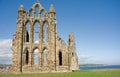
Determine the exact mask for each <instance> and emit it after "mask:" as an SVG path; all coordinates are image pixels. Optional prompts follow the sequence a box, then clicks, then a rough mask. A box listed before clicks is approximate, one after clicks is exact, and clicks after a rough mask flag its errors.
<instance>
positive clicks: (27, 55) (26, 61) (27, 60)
mask: <svg viewBox="0 0 120 77" xmlns="http://www.w3.org/2000/svg"><path fill="white" fill-rule="evenodd" d="M28 62H29V52H28V50H27V51H26V60H25V63H26V64H28Z"/></svg>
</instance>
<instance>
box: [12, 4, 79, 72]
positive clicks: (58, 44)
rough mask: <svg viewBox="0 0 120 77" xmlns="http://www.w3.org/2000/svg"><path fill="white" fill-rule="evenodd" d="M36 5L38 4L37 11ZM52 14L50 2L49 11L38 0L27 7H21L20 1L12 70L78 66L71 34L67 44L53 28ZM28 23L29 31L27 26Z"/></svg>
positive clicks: (44, 69) (56, 70) (38, 69)
mask: <svg viewBox="0 0 120 77" xmlns="http://www.w3.org/2000/svg"><path fill="white" fill-rule="evenodd" d="M36 8H38V13H37V11H36ZM37 14H38V16H36V15H37ZM55 14H56V12H55V9H54V7H53V5H51V7H50V10H49V12H48V13H47V12H46V10H45V9H44V8H43V7H42V5H41V4H40V3H39V2H36V3H35V4H33V6H32V7H31V8H30V9H29V10H28V11H25V10H24V6H23V5H21V6H20V8H19V9H18V18H17V27H16V33H15V34H14V38H13V41H12V51H13V53H12V54H13V56H12V71H13V72H14V73H21V72H23V73H41V72H70V71H72V70H77V69H78V57H77V54H76V50H75V42H74V34H73V33H71V34H69V37H68V45H67V44H66V43H65V42H64V41H63V40H62V39H61V38H60V36H59V35H58V34H57V32H56V17H55ZM28 23H29V27H30V29H29V31H28V29H27V26H26V25H27V24H28ZM36 23H38V24H39V25H38V28H39V30H38V32H37V33H38V38H39V39H38V41H37V42H36V41H35V40H34V39H35V36H34V35H35V24H36ZM45 24H46V25H45ZM45 26H46V33H47V36H46V39H45ZM36 49H37V50H38V63H37V64H35V58H34V57H35V55H34V54H35V52H36Z"/></svg>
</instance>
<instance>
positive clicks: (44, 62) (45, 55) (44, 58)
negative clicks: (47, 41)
mask: <svg viewBox="0 0 120 77" xmlns="http://www.w3.org/2000/svg"><path fill="white" fill-rule="evenodd" d="M46 53H47V52H46V48H44V49H43V56H44V57H43V64H44V65H46V61H47V60H46V59H47V58H46V57H47V54H46Z"/></svg>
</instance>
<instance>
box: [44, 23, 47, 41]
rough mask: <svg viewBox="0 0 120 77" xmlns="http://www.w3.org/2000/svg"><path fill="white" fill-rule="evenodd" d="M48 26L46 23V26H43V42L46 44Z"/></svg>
mask: <svg viewBox="0 0 120 77" xmlns="http://www.w3.org/2000/svg"><path fill="white" fill-rule="evenodd" d="M47 27H48V26H47V24H46V23H45V24H44V26H43V31H44V32H43V33H44V34H43V35H44V38H43V41H44V42H46V41H47Z"/></svg>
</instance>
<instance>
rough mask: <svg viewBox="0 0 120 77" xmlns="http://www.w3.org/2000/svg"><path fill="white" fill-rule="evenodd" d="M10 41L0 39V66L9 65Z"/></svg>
mask: <svg viewBox="0 0 120 77" xmlns="http://www.w3.org/2000/svg"><path fill="white" fill-rule="evenodd" d="M11 46H12V40H11V39H0V64H6V63H7V64H9V63H11V58H12V50H11Z"/></svg>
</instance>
